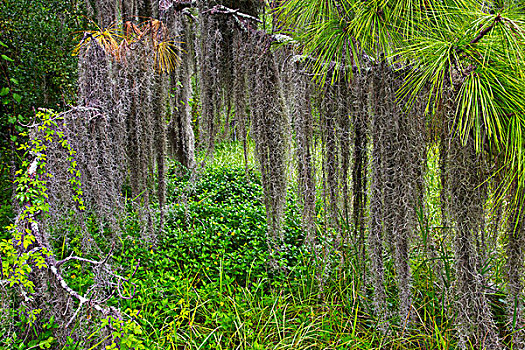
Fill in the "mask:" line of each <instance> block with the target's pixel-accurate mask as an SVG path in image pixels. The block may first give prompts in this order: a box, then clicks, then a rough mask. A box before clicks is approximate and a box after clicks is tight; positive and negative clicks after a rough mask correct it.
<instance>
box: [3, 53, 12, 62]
mask: <svg viewBox="0 0 525 350" xmlns="http://www.w3.org/2000/svg"><path fill="white" fill-rule="evenodd" d="M2 58H3V59H4V60H6V61H9V62H14V60H13V59H12V58H9V57H7V56H6V55H2Z"/></svg>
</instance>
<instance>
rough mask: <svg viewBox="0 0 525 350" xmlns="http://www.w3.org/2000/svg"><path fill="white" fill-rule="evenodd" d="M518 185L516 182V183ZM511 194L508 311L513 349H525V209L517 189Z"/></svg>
mask: <svg viewBox="0 0 525 350" xmlns="http://www.w3.org/2000/svg"><path fill="white" fill-rule="evenodd" d="M515 186H516V184H515ZM513 192H514V193H513V194H512V195H511V196H509V197H512V198H509V202H510V203H512V204H510V205H509V206H510V207H511V210H510V213H509V222H508V227H507V228H506V229H507V245H506V251H507V274H506V277H507V292H508V295H507V312H508V324H509V327H508V329H509V331H510V332H511V334H512V349H525V330H524V329H523V323H524V322H525V314H524V310H525V305H524V304H523V287H524V286H523V275H524V266H523V264H524V255H525V251H524V247H525V235H524V230H525V225H524V222H525V211H524V209H523V206H522V205H520V204H521V203H518V204H516V202H515V201H516V198H519V197H518V196H517V195H516V191H513Z"/></svg>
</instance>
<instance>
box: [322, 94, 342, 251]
mask: <svg viewBox="0 0 525 350" xmlns="http://www.w3.org/2000/svg"><path fill="white" fill-rule="evenodd" d="M338 90H339V89H338V86H336V85H331V84H327V85H326V87H325V88H324V89H323V91H322V97H321V106H320V109H319V110H320V126H321V135H322V138H323V146H324V151H323V192H324V193H323V194H324V195H323V197H324V200H325V213H326V219H327V221H326V223H325V224H326V225H327V228H328V227H330V228H332V229H333V230H334V231H339V225H338V223H339V220H338V219H339V218H338V215H339V206H338V203H339V200H340V193H339V188H340V187H339V178H340V174H339V169H340V167H339V161H340V159H339V158H340V157H339V147H338V142H337V141H338V140H337V139H338V134H339V130H338V129H339V128H338V125H337V121H338V120H337V119H338V118H337V116H338V105H337V102H338V92H339V91H338ZM326 232H329V230H328V229H327V230H326ZM338 239H339V232H337V234H335V233H334V235H332V237H331V238H330V241H331V242H333V245H334V247H335V245H336V241H337V240H338Z"/></svg>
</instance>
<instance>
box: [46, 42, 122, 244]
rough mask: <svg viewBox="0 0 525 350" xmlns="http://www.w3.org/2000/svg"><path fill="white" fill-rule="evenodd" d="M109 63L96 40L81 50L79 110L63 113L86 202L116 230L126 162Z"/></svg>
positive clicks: (119, 115)
mask: <svg viewBox="0 0 525 350" xmlns="http://www.w3.org/2000/svg"><path fill="white" fill-rule="evenodd" d="M103 55H104V57H103ZM108 63H109V62H108V59H107V57H105V53H104V50H103V49H102V48H101V47H100V46H99V45H98V43H97V42H96V41H93V42H92V43H91V44H90V46H88V47H86V48H84V49H83V52H82V53H81V55H80V59H79V72H80V75H79V76H80V79H79V109H77V111H76V112H71V113H66V114H64V121H65V123H64V128H65V129H67V133H68V134H69V135H70V138H71V141H70V142H71V145H72V147H73V148H74V149H75V150H77V151H78V154H77V156H76V157H77V163H78V164H79V170H80V172H81V174H82V184H83V186H84V192H85V193H84V197H85V200H86V203H87V204H88V206H91V210H92V211H93V212H94V213H96V215H97V216H98V217H99V219H104V220H105V221H106V222H109V223H110V224H111V231H112V232H113V233H117V232H118V231H119V229H118V225H117V221H116V218H117V217H118V212H119V210H122V203H121V202H122V201H121V196H120V193H121V188H122V184H123V181H124V173H125V166H124V164H125V162H123V161H122V159H121V157H122V154H123V152H124V144H125V129H124V128H123V118H122V115H121V114H120V113H117V112H116V109H115V106H113V105H112V104H111V103H112V101H113V100H114V96H115V94H116V91H115V88H114V85H112V84H111V82H110V80H109V76H110V73H111V72H110V69H109V64H108ZM52 168H53V169H55V168H57V167H55V166H52ZM101 224H102V221H101ZM87 246H89V245H87Z"/></svg>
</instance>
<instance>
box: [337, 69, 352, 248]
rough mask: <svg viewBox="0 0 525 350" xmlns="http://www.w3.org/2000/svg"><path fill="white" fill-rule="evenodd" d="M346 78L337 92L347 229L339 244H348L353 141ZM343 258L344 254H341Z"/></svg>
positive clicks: (342, 80)
mask: <svg viewBox="0 0 525 350" xmlns="http://www.w3.org/2000/svg"><path fill="white" fill-rule="evenodd" d="M350 84H351V83H350V82H349V81H348V80H347V78H345V77H342V78H341V81H340V82H339V92H338V100H339V101H338V103H337V108H338V113H337V114H338V115H337V117H338V125H339V135H340V136H339V143H340V146H339V148H340V157H341V162H340V166H341V179H340V181H341V184H342V193H341V197H342V209H343V210H342V213H343V214H342V215H343V221H344V226H345V227H347V229H345V230H344V231H343V232H342V237H341V244H343V243H344V244H348V243H349V242H348V238H349V233H350V232H349V229H350V204H351V202H350V192H349V177H350V165H351V160H352V147H351V146H353V145H352V141H353V136H354V133H353V130H352V129H353V127H352V119H351V118H352V109H353V103H354V101H353V100H352V98H353V96H352V94H351V86H350ZM341 257H344V254H341Z"/></svg>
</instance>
